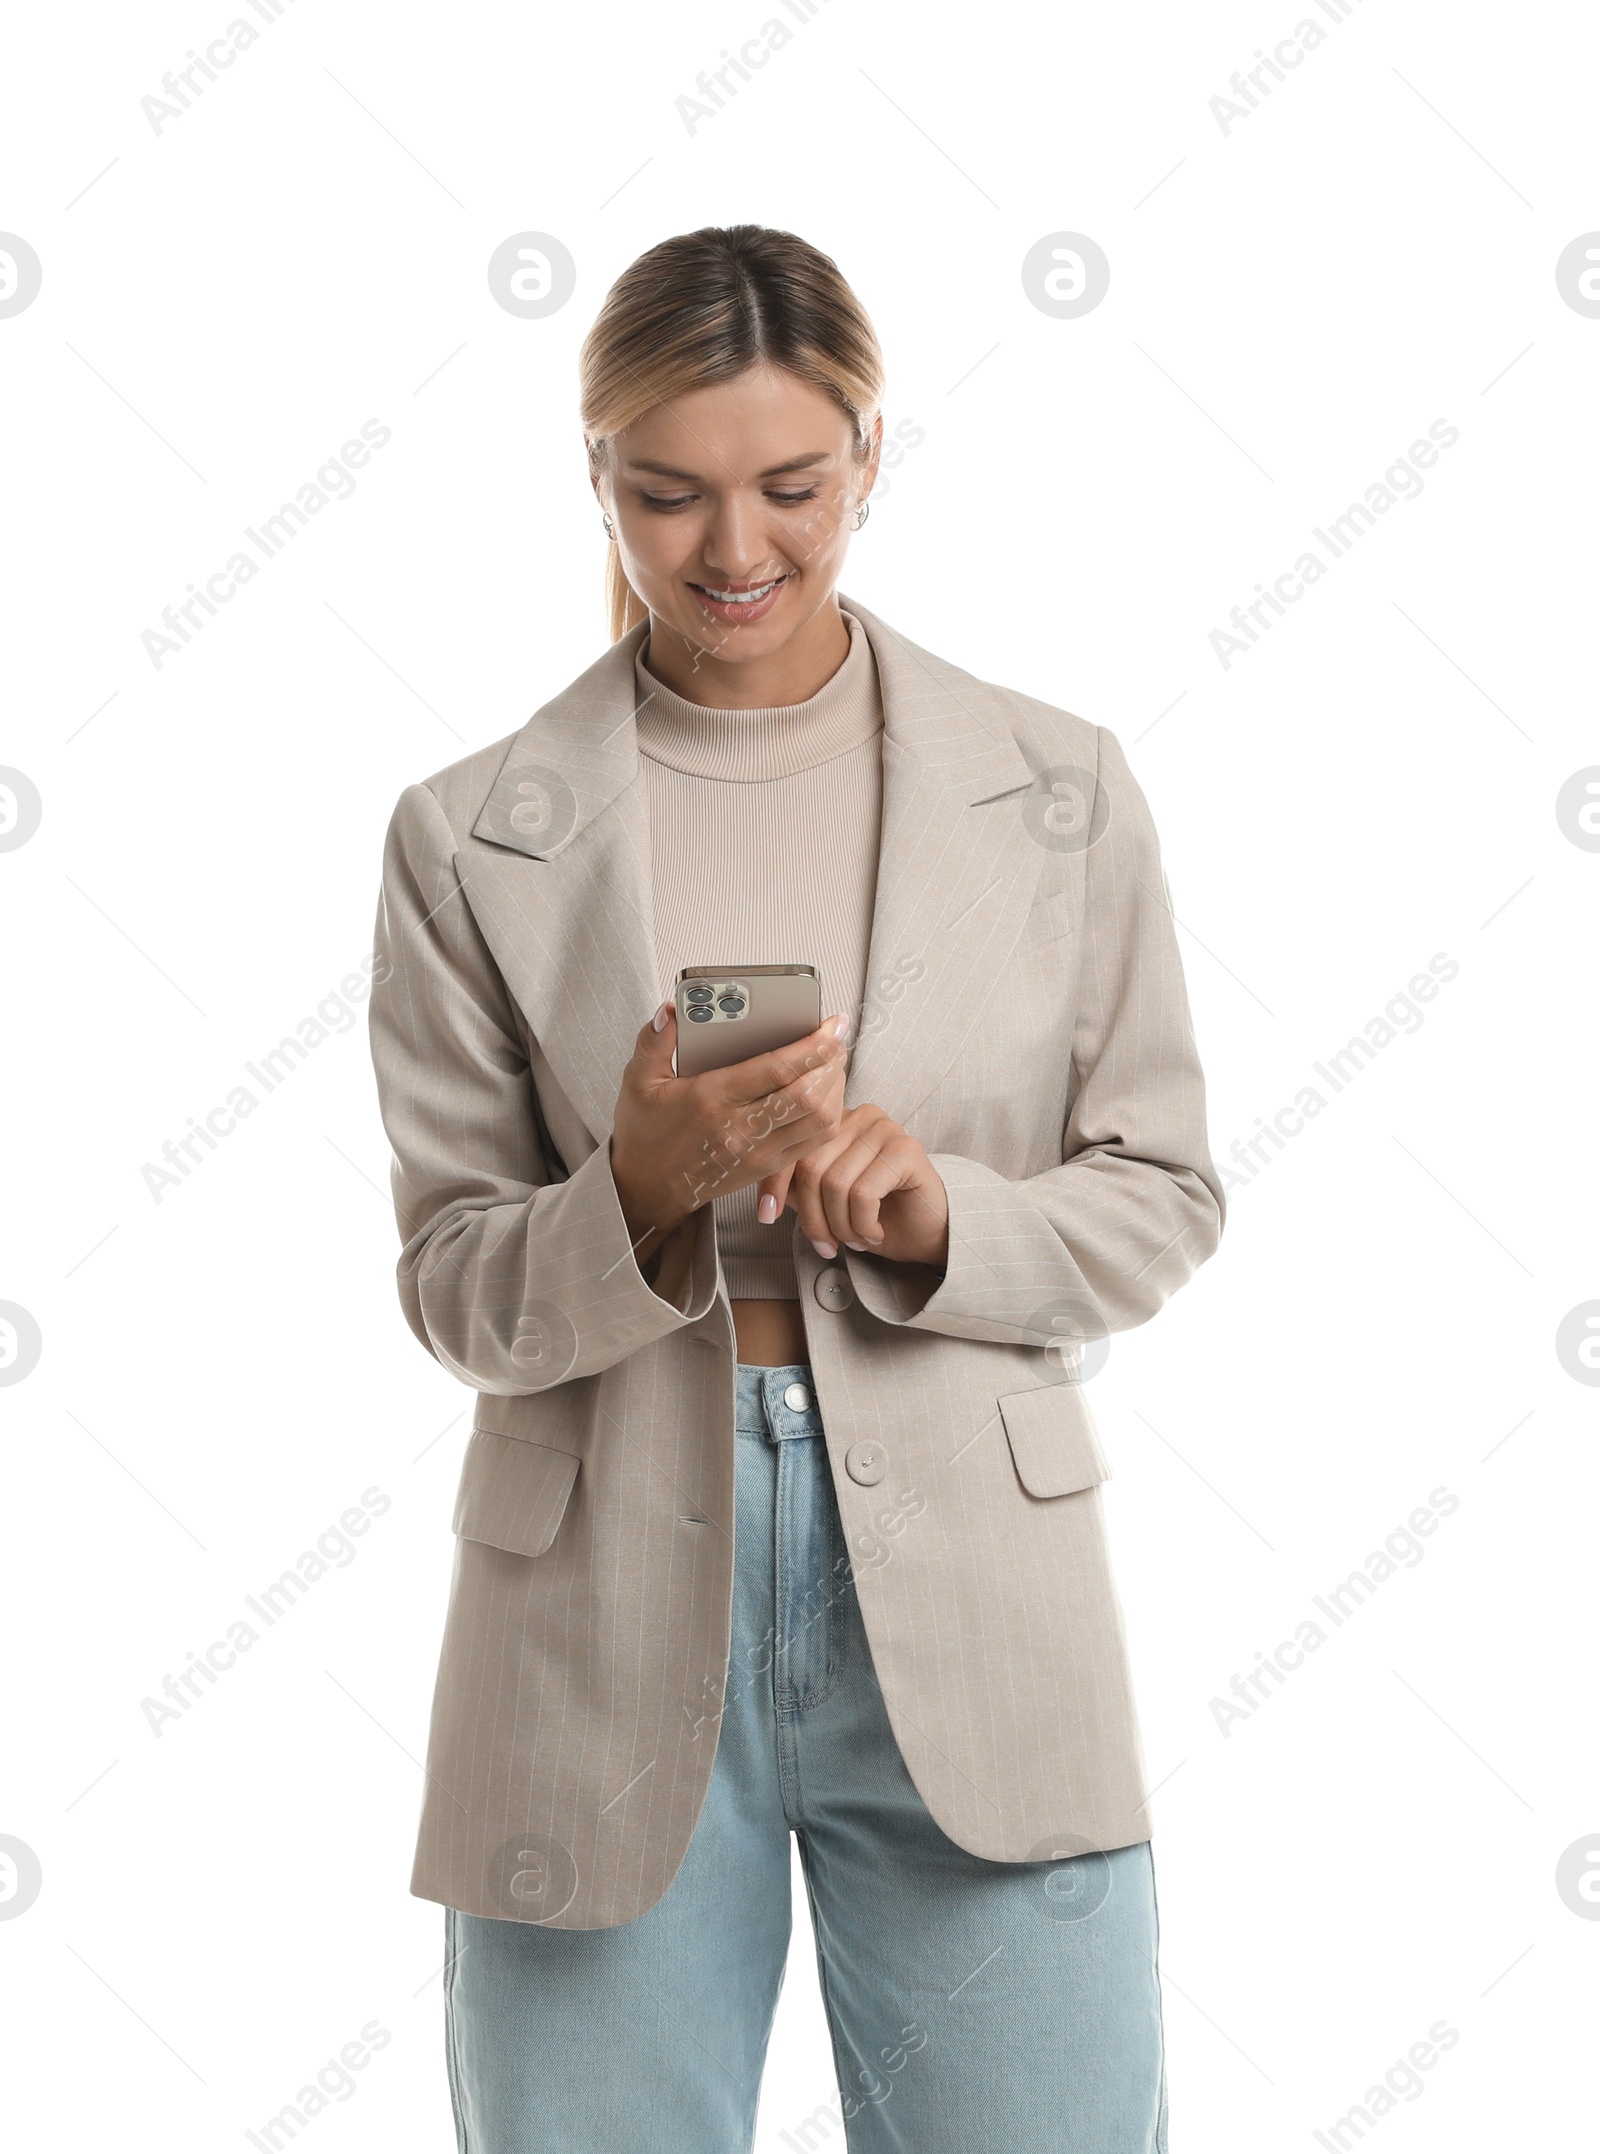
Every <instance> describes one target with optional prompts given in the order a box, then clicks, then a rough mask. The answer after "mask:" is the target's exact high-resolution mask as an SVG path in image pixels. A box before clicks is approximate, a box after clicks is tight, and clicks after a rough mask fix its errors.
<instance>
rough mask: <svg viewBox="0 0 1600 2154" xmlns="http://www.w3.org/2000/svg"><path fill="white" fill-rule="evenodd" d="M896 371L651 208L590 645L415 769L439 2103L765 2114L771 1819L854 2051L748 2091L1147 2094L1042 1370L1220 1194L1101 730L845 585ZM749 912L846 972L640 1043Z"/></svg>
mask: <svg viewBox="0 0 1600 2154" xmlns="http://www.w3.org/2000/svg"><path fill="white" fill-rule="evenodd" d="M880 394H881V362H880V356H879V352H878V346H877V342H876V339H875V338H874V336H873V332H872V329H871V326H870V324H869V322H868V321H867V318H866V316H865V314H864V313H863V311H862V309H861V306H860V304H859V302H858V301H857V300H856V298H855V296H854V295H853V293H852V292H851V291H850V289H849V287H848V286H847V285H846V283H845V282H844V280H843V278H842V277H841V276H840V274H839V272H838V270H837V269H836V268H835V266H834V264H833V263H832V262H831V261H829V260H828V259H827V258H826V257H825V256H823V255H821V254H819V253H818V252H817V251H816V250H815V249H814V248H812V247H810V246H808V245H806V244H805V243H804V242H803V241H801V240H799V239H797V238H795V237H794V236H793V235H791V234H788V233H782V232H774V231H768V230H765V229H763V228H761V227H758V226H750V225H740V226H734V227H733V228H731V229H728V230H718V229H707V230H704V231H700V232H695V233H691V234H688V235H687V236H684V237H680V238H676V239H672V240H668V241H666V242H665V243H663V244H662V245H660V246H658V247H655V248H653V249H651V250H650V251H649V252H648V253H647V254H645V255H643V256H642V257H641V258H640V259H639V260H638V261H637V262H635V263H634V264H633V266H632V267H631V268H630V269H629V270H628V271H627V272H626V273H625V274H624V275H623V276H622V277H621V278H620V279H619V280H618V282H617V284H616V285H615V286H614V287H613V289H612V291H611V292H610V294H609V295H608V297H607V299H606V302H605V305H604V307H603V308H602V311H601V313H600V316H599V318H598V320H597V321H596V322H595V324H594V327H593V328H592V330H591V331H590V334H589V336H588V338H587V340H586V342H585V345H584V348H583V355H582V405H583V423H584V429H585V434H586V437H587V440H588V444H589V455H590V464H591V473H592V478H593V484H594V489H595V493H596V496H597V498H598V500H599V502H600V504H601V509H602V513H603V515H604V518H605V528H606V531H607V533H608V536H609V539H610V542H611V554H610V565H609V579H610V594H611V608H612V634H613V641H612V644H611V648H610V649H609V650H608V651H607V652H606V653H605V654H604V655H603V656H602V657H600V658H599V659H598V660H597V661H596V662H595V664H594V665H592V666H591V667H590V668H589V669H588V671H587V672H585V673H583V674H582V675H580V676H579V678H578V679H577V680H576V681H574V682H572V683H571V684H570V686H568V687H567V688H565V689H563V690H562V691H561V693H560V694H559V695H557V696H556V697H555V698H554V700H553V701H551V702H549V703H547V704H545V705H544V706H543V707H542V708H541V709H540V710H538V711H537V712H536V713H535V714H534V716H533V717H532V718H531V719H530V720H529V722H528V724H527V725H526V726H525V727H523V729H522V730H521V731H520V732H519V733H517V734H516V735H515V736H514V737H513V738H512V739H511V740H509V741H501V742H498V743H497V744H496V745H495V746H494V747H492V748H489V749H485V750H484V751H482V752H481V753H479V754H477V755H474V756H469V757H468V758H467V759H466V760H465V761H463V762H460V763H458V764H456V765H454V766H453V767H452V768H450V769H449V770H446V771H443V772H441V773H440V774H439V775H438V776H436V777H434V778H431V779H429V780H428V781H427V783H426V784H424V785H417V786H412V787H410V788H409V789H408V790H407V792H406V793H405V794H404V795H403V796H402V798H401V801H400V804H399V806H398V808H397V810H396V812H395V817H394V821H393V825H392V827H391V830H390V835H389V842H388V850H387V854H386V859H385V867H384V891H383V902H382V906H381V910H380V916H379V924H378V943H379V953H380V957H381V958H382V959H383V960H384V962H381V963H380V964H379V965H378V967H377V974H376V977H377V979H378V980H379V982H380V983H381V985H380V986H379V987H378V988H377V989H376V991H375V994H374V999H373V1005H372V1030H373V1045H374V1053H375V1057H376V1062H377V1068H378V1075H379V1083H380V1091H381V1097H382V1103H383V1112H384V1118H385V1123H386V1127H387V1129H388V1132H389V1135H390V1139H391V1141H392V1143H393V1146H394V1151H395V1156H396V1158H395V1170H394V1187H395V1201H396V1207H397V1211H398V1215H399V1221H400V1230H401V1236H402V1240H403V1242H404V1248H403V1252H402V1255H401V1259H400V1265H399V1278H400V1291H401V1298H402V1301H403V1303H404V1306H405V1310H406V1313H407V1316H408V1318H409V1320H410V1322H411V1325H412V1328H413V1329H414V1330H415V1331H416V1333H417V1335H418V1337H419V1338H420V1339H421V1340H422V1342H423V1344H424V1345H425V1346H427V1348H428V1349H429V1351H430V1352H432V1353H433V1354H434V1355H435V1356H436V1357H437V1358H438V1360H439V1361H440V1362H442V1363H443V1365H444V1366H445V1367H446V1368H448V1369H450V1370H452V1371H453V1372H454V1374H456V1375H457V1376H458V1377H460V1378H461V1380H462V1381H463V1382H464V1383H467V1384H470V1385H471V1386H472V1387H473V1388H474V1390H475V1391H476V1392H477V1393H478V1394H479V1397H478V1401H477V1411H476V1416H475V1424H474V1430H473V1434H472V1438H471V1441H470V1443H469V1446H468V1450H467V1455H466V1460H465V1464H464V1468H463V1473H462V1480H461V1487H460V1494H459V1497H458V1500H457V1504H456V1511H455V1518H454V1528H455V1532H456V1534H457V1537H458V1538H457V1543H456V1561H455V1570H454V1576H453V1581H452V1589H451V1599H450V1609H449V1615H448V1622H447V1630H446V1636H445V1642H444V1649H443V1655H442V1659H441V1664H440V1670H439V1679H438V1686H437V1690H436V1693H435V1703H434V1716H433V1724H432V1730H431V1738H430V1747H429V1755H428V1773H427V1785H426V1791H425V1795H424V1801H423V1813H422V1821H421V1830H420V1835H419V1842H418V1849H417V1858H416V1868H415V1871H414V1875H413V1879H412V1890H413V1892H415V1893H417V1894H418V1895H419V1896H420V1897H422V1898H425V1899H434V1900H438V1901H441V1902H443V1903H444V1905H445V1906H446V1908H447V1909H448V1910H449V1912H448V1914H447V1916H446V1924H447V1931H448V1936H449V1943H450V1957H449V1963H448V1971H447V1975H446V1990H447V2020H448V2030H449V2061H450V2073H451V2087H452V2093H453V2097H454V2102H455V2109H456V2116H457V2123H458V2131H459V2135H460V2144H461V2146H462V2148H463V2149H466V2150H470V2154H525V2150H532V2149H534V2148H539V2149H541V2150H544V2154H554V2150H558V2149H559V2150H565V2149H569V2148H570V2149H577V2148H585V2149H590V2148H596V2149H604V2150H606V2154H631V2150H635V2149H637V2150H640V2154H642V2150H644V2149H647V2148H648V2149H652V2150H653V2149H670V2150H672V2154H680V2150H683V2154H687V2150H690V2149H692V2150H695V2154H713V2150H723V2149H728V2150H732V2149H738V2148H747V2147H748V2146H749V2145H750V2143H751V2134H752V2131H753V2128H754V2117H755V2107H756V2097H757V2089H758V2084H759V2080H760V2074H761V2066H762V2060H763V2056H764V2052H765V2047H766V2041H767V2035H768V2031H769V2028H770V2025H771V2020H772V2013H773V2008H774V2005H775V2003H776V2000H777V1994H778V1989H779V1985H780V1983H781V1980H782V1975H783V1968H784V1960H785V1951H786V1946H787V1941H788V1936H789V1835H790V1833H791V1832H793V1833H794V1834H795V1836H796V1837H797V1839H798V1842H799V1848H800V1855H801V1860H802V1864H803V1868H804V1874H805V1877H806V1880H807V1886H808V1890H809V1894H810V1899H811V1908H812V1916H813V1920H814V1923H815V1927H816V1936H817V1949H818V1957H819V1965H820V1971H821V1979H822V1992H823V1997H824V2001H825V2004H826V2008H827V2012H828V2016H829V2022H830V2026H831V2030H832V2037H833V2044H834V2056H835V2062H836V2065H837V2070H838V2079H839V2088H840V2104H839V2107H838V2108H837V2109H830V2108H829V2107H828V2105H823V2107H822V2109H821V2110H819V2111H818V2112H817V2113H816V2114H814V2115H812V2116H810V2117H808V2118H806V2119H800V2120H796V2123H795V2131H794V2133H792V2134H791V2137H790V2140H789V2141H788V2142H787V2143H792V2144H795V2145H803V2146H818V2145H823V2144H831V2143H835V2142H834V2138H833V2135H834V2134H835V2133H836V2132H838V2131H841V2130H842V2132H843V2134H844V2139H845V2141H846V2142H847V2143H848V2145H849V2146H850V2148H851V2149H852V2150H854V2154H864V2150H865V2154H878V2150H888V2149H896V2150H913V2149H914V2150H915V2154H938V2150H941V2149H946V2148H948V2149H952V2150H954V2149H959V2150H960V2154H984V2150H986V2149H994V2150H996V2154H998V2150H1001V2149H1004V2150H1005V2154H1016V2150H1017V2149H1021V2148H1026V2149H1028V2150H1030V2154H1042V2150H1048V2149H1052V2148H1066V2147H1071V2148H1073V2149H1074V2150H1076V2154H1091V2150H1092V2154H1102V2150H1103V2154H1134V2150H1144V2149H1161V2148H1164V2147H1165V2143H1166V2138H1165V2133H1166V2126H1165V2106H1166V2105H1165V2082H1164V2074H1163V2059H1162V2041H1161V2015H1160V1999H1159V1991H1158V1987H1157V1981H1156V1968H1155V1952H1156V1908H1155V1898H1154V1885H1153V1875H1152V1868H1151V1859H1150V1847H1149V1838H1150V1825H1149V1821H1148V1813H1147V1810H1146V1805H1145V1799H1144V1798H1145V1794H1146V1782H1145V1778H1144V1767H1143V1761H1142V1758H1141V1755H1140V1747H1139V1737H1138V1732H1137V1726H1136V1723H1135V1718H1134V1708H1133V1703H1132V1698H1131V1694H1130V1689H1129V1681H1128V1670H1127V1664H1126V1655H1125V1651H1124V1646H1123V1640H1122V1629H1121V1621H1120V1616H1119V1612H1118V1605H1117V1600H1116V1594H1115V1589H1114V1587H1113V1584H1112V1581H1111V1578H1110V1574H1109V1570H1108V1567H1107V1559H1106V1548H1105V1540H1104V1533H1103V1526H1102V1518H1101V1506H1100V1497H1099V1492H1098V1484H1099V1483H1100V1482H1101V1481H1102V1480H1103V1479H1104V1478H1105V1476H1106V1473H1107V1471H1108V1469H1107V1466H1106V1464H1105V1461H1104V1459H1103V1457H1102V1455H1101V1451H1100V1447H1099V1444H1098V1441H1097V1438H1096V1433H1095V1428H1094V1422H1093V1418H1092V1416H1091V1414H1090V1412H1089V1408H1088V1405H1087V1402H1086V1400H1085V1398H1084V1395H1083V1388H1082V1384H1081V1382H1080V1381H1079V1380H1078V1379H1079V1378H1080V1376H1081V1374H1082V1373H1083V1371H1082V1368H1081V1359H1082V1355H1083V1353H1084V1352H1085V1350H1087V1351H1089V1352H1091V1353H1092V1352H1094V1350H1095V1346H1096V1345H1099V1347H1100V1350H1101V1351H1102V1352H1103V1351H1104V1346H1103V1342H1104V1339H1105V1337H1106V1335H1107V1334H1108V1333H1109V1332H1112V1331H1117V1330H1122V1329H1126V1328H1127V1327H1129V1326H1130V1325H1134V1324H1138V1323H1141V1322H1142V1321H1144V1319H1145V1318H1147V1317H1149V1316H1150V1315H1152V1314H1153V1313H1154V1312H1155V1310H1156V1309H1157V1308H1159V1307H1160V1305H1161V1303H1162V1302H1163V1301H1164V1300H1165V1299H1166V1297H1167V1295H1168V1294H1170V1293H1171V1292H1172V1291H1173V1290H1174V1289H1175V1288H1176V1287H1177V1286H1179V1285H1180V1284H1181V1283H1182V1282H1183V1281H1184V1280H1185V1279H1186V1278H1187V1277H1188V1275H1189V1274H1190V1272H1192V1271H1193V1270H1194V1268H1195V1266H1196V1265H1198V1264H1199V1263H1201V1262H1202V1261H1203V1260H1204V1259H1205V1258H1206V1257H1207V1256H1208V1255H1209V1254H1210V1253H1211V1251H1212V1250H1213V1249H1214V1247H1215V1246H1216V1242H1217V1238H1218V1234H1219V1231H1220V1227H1221V1222H1222V1212H1223V1200H1222V1193H1221V1188H1220V1184H1219V1182H1218V1178H1217V1175H1216V1172H1215V1169H1214V1168H1213V1166H1212V1163H1211V1161H1210V1158H1209V1156H1208V1153H1207V1147H1206V1134H1205V1112H1204V1097H1203V1087H1202V1081H1201V1075H1200V1071H1199V1067H1198V1064H1197V1061H1196V1056H1195V1049H1194V1042H1193V1038H1192V1035H1191V1030H1190V1024H1189V1016H1188V1009H1187V1004H1186V1000H1185V994H1184V987H1183V980H1182V975H1181V971H1180V967H1179V960H1178V954H1177V948H1176V943H1175V940H1174V935H1173V929H1172V922H1171V918H1170V914H1169V910H1168V906H1167V902H1166V898H1165V890H1164V884H1163V879H1162V873H1161V867H1160V862H1159V857H1158V853H1157V847H1156V840H1155V833H1154V831H1153V828H1152V826H1151V822H1150V818H1149V814H1148V811H1147V809H1146V807H1145V804H1144V800H1143V797H1142V795H1141V794H1140V792H1139V790H1138V787H1137V786H1136V785H1135V783H1134V781H1133V779H1132V777H1131V776H1130V775H1129V772H1128V768H1127V764H1126V762H1125V761H1124V759H1123V756H1122V752H1121V749H1120V748H1119V746H1118V745H1117V743H1116V741H1115V740H1114V738H1113V737H1112V736H1111V735H1110V734H1109V733H1107V732H1105V731H1104V730H1103V729H1100V728H1097V727H1095V726H1093V725H1090V724H1088V723H1086V722H1085V721H1083V720H1081V719H1078V718H1075V717H1072V716H1070V715H1069V714H1068V713H1066V712H1064V711H1059V710H1055V709H1053V708H1051V707H1050V706H1048V705H1046V704H1042V703H1038V702H1035V701H1033V700H1032V699H1031V698H1029V697H1026V696H1022V695H1019V694H1016V693H1014V692H1013V691H1010V690H1007V689H1002V688H998V687H994V686H991V685H989V684H987V683H984V682H980V681H977V680H975V679H973V678H972V677H971V676H970V675H968V674H966V673H963V672H961V671H960V670H959V669H958V668H956V667H955V666H952V665H950V664H948V663H947V662H945V661H944V660H942V659H939V658H937V657H935V656H933V655H932V654H931V653H930V652H928V651H925V650H922V649H919V648H918V647H917V646H916V645H915V644H913V643H910V642H908V641H907V640H906V638H904V637H903V636H901V635H899V634H897V633H896V632H895V630H893V629H892V628H891V627H889V625H888V624H887V623H886V622H884V621H882V620H880V619H878V618H877V616H876V615H874V614H873V613H871V612H870V611H868V609H867V608H865V607H864V606H861V605H858V604H856V603H855V602H854V601H852V600H848V599H841V598H840V597H839V596H838V589H837V587H838V581H839V577H840V574H841V571H842V568H843V564H844V557H845V553H846V549H847V547H848V544H849V538H850V534H851V532H852V531H853V530H855V529H858V528H859V527H860V525H861V523H862V522H863V521H864V520H865V517H866V514H867V506H866V504H867V496H868V495H869V493H870V492H871V489H872V486H873V482H874V479H875V476H876V473H877V468H878V457H879V449H880V444H881V437H882V421H881V417H880V415H879V399H880ZM993 596H994V600H995V602H996V603H999V602H1002V601H1003V596H1004V580H1003V578H1002V580H1001V582H1000V583H999V584H998V585H997V587H996V589H995V591H994V594H993ZM762 963H799V964H808V965H814V966H816V967H817V968H818V970H819V971H820V974H821V979H822V987H823V996H824V999H823V1002H822V1008H823V1010H824V1012H826V1013H827V1014H826V1016H825V1017H824V1021H823V1023H822V1025H821V1026H820V1027H819V1028H818V1029H817V1030H816V1031H814V1032H813V1033H811V1034H810V1035H808V1036H807V1037H806V1038H805V1039H803V1040H800V1041H798V1042H796V1043H795V1045H794V1046H793V1048H792V1049H789V1050H780V1051H779V1052H778V1053H776V1054H770V1055H760V1056H756V1057H753V1058H751V1059H749V1060H747V1061H745V1062H742V1063H738V1064H735V1065H734V1066H733V1067H732V1068H731V1069H727V1070H722V1071H718V1072H714V1073H710V1074H706V1075H701V1076H695V1077H678V1076H675V1075H674V1073H673V1069H674V1065H673V1057H674V1050H675V1046H676V1020H675V1018H674V1015H673V1007H672V999H671V996H672V987H673V982H674V980H675V978H676V976H677V973H678V970H679V968H680V967H682V966H686V965H714V966H721V965H724V964H726V965H728V966H729V967H730V968H733V967H738V966H741V965H756V964H762ZM652 1011H653V1012H654V1015H653V1017H652V1015H651V1014H650V1013H651V1012H652ZM841 1018H843V1019H844V1020H845V1021H846V1022H845V1025H844V1027H843V1028H842V1030H843V1035H844V1036H842V1035H841V1027H840V1025H839V1020H840V1019H841Z"/></svg>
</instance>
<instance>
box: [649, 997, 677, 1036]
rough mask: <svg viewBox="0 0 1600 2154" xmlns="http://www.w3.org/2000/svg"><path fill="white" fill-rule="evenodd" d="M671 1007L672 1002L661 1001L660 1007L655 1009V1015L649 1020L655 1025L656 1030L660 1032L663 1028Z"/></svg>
mask: <svg viewBox="0 0 1600 2154" xmlns="http://www.w3.org/2000/svg"><path fill="white" fill-rule="evenodd" d="M671 1009H672V1004H671V1003H670V1002H663V1003H662V1005H661V1007H660V1009H659V1010H657V1012H656V1014H655V1016H654V1017H653V1018H652V1019H651V1020H650V1022H651V1024H652V1025H653V1026H654V1027H655V1029H656V1031H657V1032H660V1031H662V1030H663V1029H664V1028H665V1026H666V1022H667V1018H668V1015H669V1014H670V1012H671Z"/></svg>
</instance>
